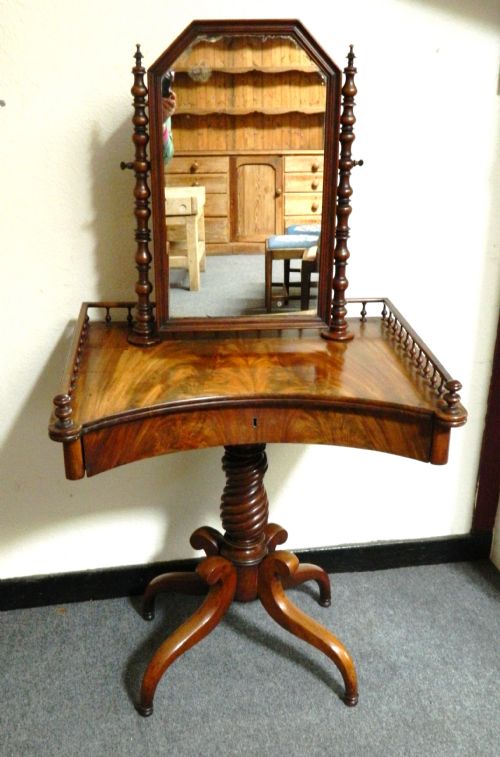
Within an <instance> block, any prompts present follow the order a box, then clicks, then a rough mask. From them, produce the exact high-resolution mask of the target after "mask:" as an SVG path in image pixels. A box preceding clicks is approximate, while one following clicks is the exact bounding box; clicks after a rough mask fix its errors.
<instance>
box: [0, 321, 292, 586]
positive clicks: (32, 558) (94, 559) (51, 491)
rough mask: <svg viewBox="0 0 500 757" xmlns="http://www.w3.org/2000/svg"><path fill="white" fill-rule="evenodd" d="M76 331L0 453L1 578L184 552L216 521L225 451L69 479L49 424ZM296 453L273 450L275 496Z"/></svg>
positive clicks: (56, 353)
mask: <svg viewBox="0 0 500 757" xmlns="http://www.w3.org/2000/svg"><path fill="white" fill-rule="evenodd" d="M73 327H74V323H70V324H69V325H68V327H67V329H66V330H65V332H64V334H63V335H62V336H61V338H60V339H59V342H58V344H57V345H56V347H55V348H54V350H53V352H52V354H51V355H50V356H49V358H48V360H47V363H46V365H45V368H44V370H43V371H42V373H41V375H40V376H39V377H38V379H37V380H36V382H35V385H34V388H33V390H32V392H31V394H30V395H29V397H28V398H27V400H26V402H25V404H24V406H23V408H22V410H21V412H20V413H19V416H18V418H17V419H16V422H15V424H14V426H13V429H12V431H11V433H10V435H9V437H8V440H7V442H6V444H5V446H4V448H3V450H2V451H1V453H0V469H1V470H2V489H3V493H4V497H5V499H4V502H5V503H6V504H5V505H4V508H3V513H2V530H1V535H0V555H2V556H3V560H4V561H5V562H4V563H3V565H4V567H3V568H1V574H0V578H9V577H17V576H22V575H38V574H44V573H58V572H61V573H63V572H67V571H73V570H85V569H87V568H99V567H107V566H117V565H129V564H141V563H143V562H155V561H160V560H170V559H178V558H182V557H190V556H191V555H192V550H191V547H190V545H189V537H190V535H191V533H192V531H194V530H195V529H196V528H197V527H198V526H200V525H205V524H206V525H212V526H214V527H216V528H219V527H220V520H219V503H220V496H221V493H222V489H223V486H224V484H225V477H224V474H223V472H222V469H221V465H220V461H221V457H222V454H223V450H222V448H215V449H203V450H196V451H193V452H180V453H177V454H173V455H166V456H163V457H159V458H155V459H151V460H143V461H140V462H136V463H134V464H133V465H127V466H124V467H121V468H117V469H115V470H112V471H109V472H107V473H105V474H101V475H98V476H95V477H93V478H90V479H88V478H85V479H83V480H81V481H67V480H66V479H65V477H64V465H63V455H62V447H61V445H59V444H57V443H55V442H52V441H51V440H50V439H49V438H48V435H47V426H48V420H49V414H50V410H51V400H52V397H53V396H54V395H55V394H56V393H57V391H58V386H59V382H60V377H61V374H62V370H63V366H64V361H65V358H66V354H67V350H68V346H69V341H70V339H71V334H72V331H73ZM302 454H303V447H300V446H296V445H288V446H286V447H285V446H284V445H283V446H279V445H278V446H273V448H272V457H273V464H272V465H271V467H270V473H269V474H268V476H266V485H267V490H268V494H269V499H270V501H271V502H272V501H273V500H274V499H277V497H278V493H279V490H280V488H281V486H282V484H283V483H284V477H283V471H285V470H291V469H292V468H293V467H294V466H295V465H296V464H297V462H298V460H299V457H300V456H301V455H302ZM273 471H274V474H273ZM285 479H286V477H285ZM7 503H8V506H7ZM145 513H146V515H145ZM154 529H157V530H156V532H155V531H154Z"/></svg>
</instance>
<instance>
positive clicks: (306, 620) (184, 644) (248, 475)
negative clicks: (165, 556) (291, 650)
mask: <svg viewBox="0 0 500 757" xmlns="http://www.w3.org/2000/svg"><path fill="white" fill-rule="evenodd" d="M265 447H266V445H265V444H248V445H232V446H227V447H225V454H224V457H223V459H222V467H223V469H224V472H225V474H226V479H227V481H226V486H225V488H224V492H223V494H222V501H221V519H222V525H223V528H224V529H225V532H224V534H222V533H220V532H219V531H217V530H215V529H213V528H210V527H203V528H199V529H197V530H196V531H195V532H194V533H193V535H192V536H191V545H192V546H193V547H194V548H195V549H203V550H204V551H205V553H206V555H207V557H206V558H205V559H204V560H203V561H202V562H201V563H200V564H199V565H198V567H197V569H196V571H195V572H192V573H189V572H183V573H165V574H164V575H162V576H158V577H157V578H155V579H153V581H151V582H150V584H149V585H148V587H147V588H146V592H145V595H144V605H143V617H144V618H145V619H146V620H151V619H152V618H153V617H154V605H155V599H156V596H157V594H158V593H160V592H183V593H186V594H195V595H196V594H206V597H205V599H204V601H203V602H202V604H201V605H200V607H199V609H198V610H196V612H195V613H194V614H193V615H192V616H191V617H190V618H189V619H188V620H186V621H185V622H184V623H183V624H182V625H181V626H180V627H179V628H178V629H177V630H176V631H174V632H173V633H172V634H171V635H170V636H169V637H168V638H167V639H166V640H165V641H164V642H163V644H162V645H161V646H160V647H159V648H158V650H157V651H156V652H155V654H154V655H153V657H152V659H151V661H150V662H149V665H148V667H147V669H146V672H145V674H144V678H143V682H142V688H141V698H140V702H139V703H138V705H137V709H138V711H139V713H140V714H141V715H143V716H148V715H151V714H152V712H153V698H154V694H155V691H156V687H157V686H158V683H159V682H160V680H161V678H162V676H163V674H164V673H165V672H166V670H167V669H168V668H169V667H170V665H171V664H172V663H173V662H174V661H175V660H176V659H177V658H178V657H179V656H180V655H181V654H183V653H184V652H187V650H188V649H190V648H191V647H193V646H194V645H195V644H196V643H198V642H199V641H201V640H202V639H204V638H205V637H206V636H207V635H208V634H209V633H210V631H212V630H213V629H214V628H215V627H216V626H217V624H218V623H219V622H220V621H221V620H222V618H223V617H224V615H225V613H226V612H227V610H228V609H229V607H230V605H231V603H232V601H233V600H236V601H240V602H249V601H252V600H255V599H257V598H258V599H260V601H261V602H262V604H263V606H264V608H265V609H266V610H267V612H268V613H269V615H270V616H271V617H272V618H273V619H274V620H275V621H276V622H277V623H278V624H279V625H281V626H282V627H283V628H284V629H285V630H287V631H289V632H290V633H292V634H293V635H295V636H297V637H298V638H300V639H302V640H303V641H305V642H307V643H308V644H310V645H312V646H313V647H316V648H317V649H319V651H320V652H323V654H325V655H326V656H327V657H329V658H330V660H331V661H332V662H333V663H334V665H335V666H336V667H337V668H338V670H339V671H340V673H341V675H342V678H343V681H344V686H345V692H344V696H343V700H344V702H345V704H346V705H348V706H350V707H352V706H354V705H355V704H357V701H358V689H357V678H356V669H355V667H354V663H353V661H352V659H351V657H350V655H349V653H348V652H347V650H346V649H345V647H344V645H343V644H342V642H340V641H339V640H338V639H337V638H336V637H335V636H334V635H333V634H332V633H331V632H330V631H328V630H327V629H326V628H324V627H323V626H322V625H320V624H319V623H318V622H317V621H315V620H313V619H312V618H310V617H309V616H308V615H306V614H305V613H304V612H302V610H299V608H298V607H296V606H295V605H294V604H293V603H292V602H290V600H289V599H288V597H287V596H286V594H285V588H288V587H294V586H298V585H299V584H301V583H303V582H304V581H310V580H312V581H315V582H316V583H317V584H318V587H319V603H320V604H321V605H323V606H324V607H327V606H328V605H329V604H330V579H329V576H328V574H327V573H326V572H325V571H324V570H323V568H320V567H319V566H317V565H308V564H302V565H300V564H299V561H298V559H297V557H296V556H295V555H293V554H292V553H291V552H285V551H275V550H276V547H277V546H278V545H279V544H283V543H284V542H285V541H286V539H287V533H286V531H285V530H284V529H283V528H281V527H280V526H278V525H276V524H274V523H268V500H267V494H266V490H265V488H264V483H263V480H264V474H265V472H266V470H267V459H266V453H265Z"/></svg>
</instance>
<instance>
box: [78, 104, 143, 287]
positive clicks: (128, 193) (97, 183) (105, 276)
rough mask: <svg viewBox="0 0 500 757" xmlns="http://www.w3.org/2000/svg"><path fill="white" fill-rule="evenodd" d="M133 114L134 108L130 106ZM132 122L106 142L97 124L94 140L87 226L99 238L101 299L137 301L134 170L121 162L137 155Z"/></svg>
mask: <svg viewBox="0 0 500 757" xmlns="http://www.w3.org/2000/svg"><path fill="white" fill-rule="evenodd" d="M130 110H131V113H130V115H131V116H132V108H131V109H130ZM132 132H133V127H132V123H131V121H130V120H129V121H124V122H123V123H122V124H121V125H120V126H119V128H118V129H116V131H115V132H113V134H112V136H111V137H110V138H109V139H107V140H105V141H102V140H101V139H100V136H99V135H100V130H99V127H98V125H97V124H96V125H94V127H93V129H92V134H91V141H90V154H91V155H92V159H91V175H92V188H91V191H92V198H93V205H94V218H93V221H92V223H91V224H89V226H88V227H87V228H86V229H85V230H86V231H87V232H88V231H90V232H91V234H92V236H93V238H94V239H95V240H96V243H95V248H94V260H95V271H96V280H97V282H98V283H97V292H98V297H99V298H100V299H103V300H104V299H107V300H117V299H125V300H135V299H136V294H135V291H134V285H135V281H136V279H137V271H136V267H135V251H136V243H135V240H134V233H135V227H136V222H135V216H134V195H133V191H134V186H135V179H134V175H133V172H132V171H122V170H121V168H120V163H121V161H125V162H127V161H130V160H132V159H133V156H134V149H135V148H134V145H133V143H132Z"/></svg>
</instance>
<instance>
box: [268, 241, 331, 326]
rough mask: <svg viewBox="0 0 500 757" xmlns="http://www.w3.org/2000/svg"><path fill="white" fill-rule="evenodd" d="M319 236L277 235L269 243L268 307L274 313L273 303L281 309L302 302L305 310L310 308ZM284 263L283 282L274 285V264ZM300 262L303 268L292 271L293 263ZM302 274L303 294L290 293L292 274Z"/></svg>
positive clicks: (301, 304)
mask: <svg viewBox="0 0 500 757" xmlns="http://www.w3.org/2000/svg"><path fill="white" fill-rule="evenodd" d="M318 242H319V235H318V234H317V233H312V234H299V233H293V232H292V233H287V234H275V235H273V236H271V237H268V238H267V240H266V250H265V306H266V311H267V312H268V313H270V312H271V311H272V307H273V303H277V305H278V307H280V306H281V305H283V304H287V303H288V301H289V300H294V299H300V307H301V310H307V309H308V308H309V300H310V293H311V286H312V282H311V275H312V273H314V272H315V271H316V270H317V262H316V259H317V250H318ZM275 260H283V268H284V270H283V281H282V282H277V281H273V262H274V261H275ZM293 260H298V261H301V262H300V268H299V267H292V261H293ZM291 273H300V294H299V295H294V294H291V293H290V286H291V282H290V274H291Z"/></svg>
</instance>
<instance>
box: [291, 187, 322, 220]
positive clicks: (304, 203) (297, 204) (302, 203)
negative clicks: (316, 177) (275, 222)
mask: <svg viewBox="0 0 500 757" xmlns="http://www.w3.org/2000/svg"><path fill="white" fill-rule="evenodd" d="M321 200H322V197H321V194H313V193H312V192H311V193H302V192H294V193H289V194H285V216H290V215H320V214H321Z"/></svg>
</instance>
